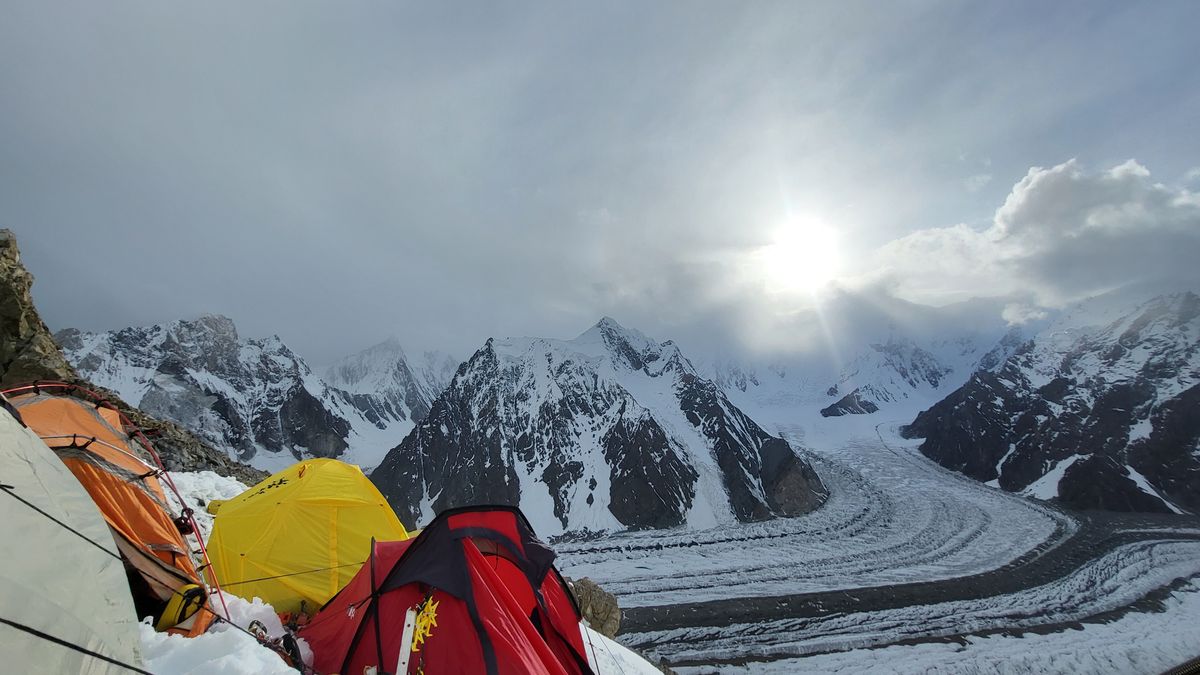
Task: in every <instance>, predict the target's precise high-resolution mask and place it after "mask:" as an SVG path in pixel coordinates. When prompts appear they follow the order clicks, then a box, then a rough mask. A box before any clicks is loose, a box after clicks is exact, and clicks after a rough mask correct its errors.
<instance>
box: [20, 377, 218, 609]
mask: <svg viewBox="0 0 1200 675" xmlns="http://www.w3.org/2000/svg"><path fill="white" fill-rule="evenodd" d="M42 389H65V390H66V391H67V393H72V394H73V393H76V392H80V393H82V394H84V395H85V396H86V397H87V398H89V399H91V402H92V403H94V404H96V405H103V406H104V407H106V408H108V409H109V410H112V411H113V412H115V413H117V418H118V419H119V420H120V421H121V424H122V426H123V427H125V428H124V429H121V431H123V432H125V433H126V434H128V433H129V432H130V430H132V432H133V435H134V436H135V437H136V438H137V439H138V442H139V443H141V444H142V446H143V447H144V448H145V449H146V450H147V451H148V452H149V453H150V456H151V457H152V458H154V463H155V464H156V465H158V468H159V470H160V471H162V476H163V478H165V479H166V483H167V486H168V487H170V488H171V492H172V493H173V494H174V495H175V498H176V499H178V500H179V503H180V504H181V505H182V506H183V509H184V512H183V515H184V516H186V517H187V519H188V523H189V524H190V525H191V526H192V534H194V535H195V536H196V541H197V542H198V543H199V544H200V554H201V556H202V557H203V558H204V570H205V573H206V574H208V575H209V578H211V579H212V582H213V588H214V589H216V591H217V598H218V599H220V601H221V609H223V610H225V617H224V618H225V619H226V620H227V621H229V605H227V604H225V593H224V592H223V591H222V590H221V582H220V580H219V579H217V573H216V572H215V571H213V568H212V561H211V560H209V558H208V548H207V547H206V546H205V545H204V538H203V537H201V536H200V527H199V526H198V525H197V524H196V519H195V518H193V517H192V514H191V509H189V508H188V507H187V502H185V501H184V500H183V495H182V494H180V492H179V488H177V487H175V481H174V480H172V479H171V474H170V473H169V472H168V471H167V467H166V466H164V465H163V461H162V458H161V457H159V456H158V451H157V450H155V449H154V444H153V443H151V442H150V439H149V438H146V434H144V433H142V430H141V429H140V428H138V426H137V425H136V424H134V423H133V422H132V421H131V420H130V419H129V417H127V416H126V415H125V413H123V412H121V411H120V410H119V409H118V408H117V406H115V405H113V404H112V402H110V401H109V400H108V399H106V398H104V397H103V396H101V395H100V394H99V393H97V392H94V391H92V390H91V389H88V388H86V387H81V386H79V385H77V384H70V383H68V382H34V383H33V384H27V385H23V386H19V387H13V388H12V389H6V390H5V391H4V392H3V393H4V394H5V395H6V396H10V395H14V394H17V393H25V392H29V391H33V392H38V391H41V390H42ZM230 623H232V621H230Z"/></svg>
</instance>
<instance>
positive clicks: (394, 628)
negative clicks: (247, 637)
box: [299, 506, 592, 675]
mask: <svg viewBox="0 0 1200 675" xmlns="http://www.w3.org/2000/svg"><path fill="white" fill-rule="evenodd" d="M553 563H554V552H553V551H551V550H550V548H549V547H547V546H546V545H545V544H543V543H542V542H541V541H539V540H538V539H537V538H536V537H535V536H534V534H533V529H532V528H531V527H530V525H529V521H527V520H526V519H525V516H523V515H522V514H521V512H520V511H518V510H517V509H515V508H512V507H508V506H484V507H469V508H462V509H452V510H449V511H445V512H443V513H441V514H440V515H439V516H438V517H437V518H435V519H434V520H433V522H432V523H430V525H429V527H426V528H425V529H424V530H423V531H422V532H421V534H420V535H419V536H418V537H416V538H415V539H409V540H407V541H395V542H377V543H374V544H373V546H372V550H371V556H370V559H369V560H368V561H367V562H366V563H364V564H363V566H362V569H360V570H359V572H358V574H357V575H356V576H355V577H354V578H353V579H352V580H351V581H350V583H349V584H348V585H347V586H346V587H345V588H343V589H342V591H341V592H340V593H338V594H337V595H336V596H335V597H334V598H333V599H332V600H330V601H329V603H328V604H326V605H325V607H323V608H322V609H321V611H320V612H319V613H318V614H317V616H316V617H314V618H313V620H312V621H311V622H310V623H309V624H308V625H307V626H305V627H304V628H302V629H301V630H300V633H299V635H300V637H302V638H304V639H305V640H307V641H308V644H309V646H310V647H312V650H313V667H314V668H315V669H316V671H317V672H318V673H355V674H357V673H363V672H368V671H366V670H365V669H366V668H369V667H374V668H375V669H376V671H375V672H377V673H379V674H380V675H383V674H384V673H389V674H396V675H406V674H408V673H424V674H425V675H439V674H440V673H487V674H488V675H503V674H507V673H512V674H513V675H516V674H518V673H520V674H524V673H548V674H553V675H585V674H587V675H590V674H591V672H592V671H591V669H590V668H589V666H588V662H587V658H586V657H585V656H584V653H585V652H584V646H583V636H582V634H581V632H580V627H579V608H578V607H577V606H576V605H575V600H574V599H573V598H572V596H571V594H570V592H569V591H568V590H567V586H566V583H565V582H564V581H563V579H562V576H560V575H559V573H558V570H556V569H554V565H553Z"/></svg>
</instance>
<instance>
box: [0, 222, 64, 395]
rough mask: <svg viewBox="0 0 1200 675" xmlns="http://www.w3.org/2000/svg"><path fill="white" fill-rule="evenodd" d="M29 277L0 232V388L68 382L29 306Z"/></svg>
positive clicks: (9, 238)
mask: <svg viewBox="0 0 1200 675" xmlns="http://www.w3.org/2000/svg"><path fill="white" fill-rule="evenodd" d="M32 287H33V275H32V274H30V273H29V271H28V270H26V269H25V266H24V265H22V264H21V252H20V251H19V250H18V249H17V240H16V237H15V236H13V233H12V232H11V231H9V230H0V386H3V387H10V386H12V385H14V384H23V383H26V382H32V381H34V380H70V379H73V378H74V377H75V370H74V369H73V368H71V365H70V364H69V363H67V360H66V359H65V358H63V355H62V352H61V351H59V349H58V345H57V344H55V342H54V339H53V338H52V337H51V335H50V330H49V329H48V328H46V324H45V323H43V322H42V319H41V317H40V316H38V313H37V309H36V308H35V307H34V306H33V296H32V294H31V289H32Z"/></svg>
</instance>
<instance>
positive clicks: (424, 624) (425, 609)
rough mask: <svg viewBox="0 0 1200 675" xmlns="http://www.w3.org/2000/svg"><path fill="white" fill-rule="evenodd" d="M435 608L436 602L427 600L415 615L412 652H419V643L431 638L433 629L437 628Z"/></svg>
mask: <svg viewBox="0 0 1200 675" xmlns="http://www.w3.org/2000/svg"><path fill="white" fill-rule="evenodd" d="M437 607H438V603H437V601H436V600H434V599H432V598H429V599H427V600H425V602H424V603H422V605H421V611H420V613H419V614H417V629H416V632H414V633H413V647H412V650H413V651H414V652H419V651H421V643H422V642H424V641H425V638H428V637H432V636H433V629H434V628H435V627H437Z"/></svg>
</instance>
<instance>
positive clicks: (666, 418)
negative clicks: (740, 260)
mask: <svg viewBox="0 0 1200 675" xmlns="http://www.w3.org/2000/svg"><path fill="white" fill-rule="evenodd" d="M371 478H372V480H374V481H375V482H376V484H377V485H379V487H380V490H381V491H382V492H383V493H384V495H386V496H387V497H388V499H389V501H390V502H391V503H392V505H393V506H394V507H395V508H396V510H397V512H398V513H399V514H400V515H401V519H402V520H403V521H404V522H406V523H410V522H411V523H420V522H424V521H425V520H426V519H427V518H429V517H431V516H432V515H433V514H434V513H436V512H438V511H440V510H442V509H444V508H448V507H450V506H454V505H459V504H465V503H471V502H480V501H497V502H503V503H511V504H519V505H520V506H521V507H522V509H523V510H524V511H525V512H526V513H527V514H528V515H529V516H530V517H531V518H532V519H533V521H534V523H535V525H536V526H537V528H538V530H539V531H546V532H557V531H563V530H574V529H592V530H601V529H605V530H608V529H621V528H625V527H633V528H640V527H669V526H675V525H682V524H685V523H686V524H688V525H691V526H694V527H709V526H713V525H716V524H718V523H723V522H731V521H733V520H735V519H740V520H759V519H763V518H767V517H770V516H772V515H779V514H791V513H800V512H803V511H805V510H807V509H810V508H812V507H813V506H814V505H815V504H817V503H819V502H820V499H821V498H822V497H821V494H822V493H821V488H820V482H819V479H818V478H817V477H816V476H815V474H813V473H812V471H811V468H809V467H808V466H807V465H806V464H805V463H804V462H803V461H802V460H800V459H799V458H797V457H796V456H795V454H794V453H793V452H792V450H791V448H790V447H789V446H788V445H787V443H785V442H784V441H782V440H781V439H778V438H774V437H772V436H770V435H769V434H767V433H766V432H765V431H763V430H762V429H761V428H760V427H759V426H758V425H757V424H756V423H755V422H754V421H753V420H751V419H750V418H748V417H747V416H746V415H745V414H743V413H742V412H741V411H740V410H738V409H737V408H736V407H735V406H734V405H733V404H732V403H731V402H730V401H729V400H728V399H727V398H726V397H725V395H724V393H723V392H721V391H720V389H719V388H718V387H717V386H716V385H715V384H713V383H712V382H711V381H709V380H706V379H704V378H702V377H700V376H698V375H697V374H696V373H695V370H694V369H693V368H692V367H691V364H690V363H689V362H688V361H687V359H686V358H684V357H683V355H682V354H681V352H680V350H679V348H678V347H677V346H676V345H675V344H674V343H671V342H663V343H656V342H654V341H653V340H651V339H650V338H648V337H646V336H645V335H643V334H641V333H639V332H637V331H634V330H630V329H626V328H624V327H622V326H620V325H619V324H617V323H616V322H615V321H612V320H611V319H606V320H602V321H601V322H599V323H598V324H596V325H595V326H593V327H592V328H590V329H589V330H588V331H585V332H584V333H583V334H582V335H580V336H579V337H578V338H575V339H573V340H555V339H546V338H528V337H523V338H504V339H494V338H493V339H489V340H488V341H487V342H486V343H485V344H484V345H483V347H481V348H480V349H479V350H478V351H476V352H475V354H474V355H473V356H472V357H471V358H470V359H469V360H468V361H467V362H465V363H464V364H463V365H462V366H461V367H460V368H459V370H458V371H457V373H456V374H455V375H454V377H453V379H452V380H451V381H450V384H449V385H448V386H447V388H446V390H445V391H444V392H443V393H442V395H441V396H440V397H439V398H438V399H437V400H436V401H435V402H434V404H433V406H432V409H431V410H430V413H429V415H428V416H427V417H426V418H425V420H424V422H422V423H421V424H418V425H417V427H416V428H415V429H414V430H413V432H412V433H411V434H409V436H408V437H406V438H405V439H404V441H403V442H402V443H401V444H400V445H399V446H398V447H396V448H394V449H393V450H392V451H391V452H389V453H388V455H387V457H386V458H385V459H384V461H383V463H382V464H381V465H380V467H379V468H378V469H377V470H376V471H375V472H374V473H372V475H371Z"/></svg>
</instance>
